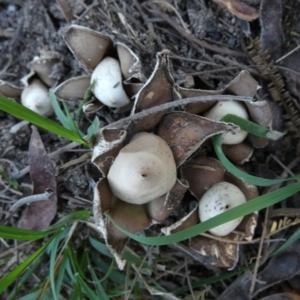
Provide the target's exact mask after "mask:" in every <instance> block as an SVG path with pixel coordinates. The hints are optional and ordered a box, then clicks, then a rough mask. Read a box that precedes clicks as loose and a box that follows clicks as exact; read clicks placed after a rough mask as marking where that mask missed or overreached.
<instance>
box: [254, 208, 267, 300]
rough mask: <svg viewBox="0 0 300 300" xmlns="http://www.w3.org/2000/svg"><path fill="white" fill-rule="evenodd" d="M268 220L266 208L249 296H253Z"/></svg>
mask: <svg viewBox="0 0 300 300" xmlns="http://www.w3.org/2000/svg"><path fill="white" fill-rule="evenodd" d="M268 218H269V208H268V207H267V209H266V214H265V220H264V224H263V231H262V234H261V240H260V243H259V248H258V252H257V258H256V262H255V266H254V269H253V274H252V280H251V286H250V290H249V293H250V295H252V294H253V292H254V288H255V283H256V278H257V273H258V268H259V266H260V258H261V254H262V249H263V245H264V239H265V236H266V233H267V224H268Z"/></svg>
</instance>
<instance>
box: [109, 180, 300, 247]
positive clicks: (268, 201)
mask: <svg viewBox="0 0 300 300" xmlns="http://www.w3.org/2000/svg"><path fill="white" fill-rule="evenodd" d="M299 191H300V182H297V183H292V184H290V185H288V186H285V187H283V188H280V189H278V190H276V191H273V192H270V193H268V194H266V195H262V196H260V197H257V198H255V199H253V200H250V201H248V202H246V203H244V204H242V205H239V206H236V207H234V208H232V209H230V210H228V211H226V212H224V213H221V214H219V215H218V216H216V217H213V218H211V219H209V220H207V221H205V222H203V223H200V224H197V225H195V226H193V227H190V228H188V229H185V230H182V231H180V232H177V233H174V234H171V235H169V236H163V237H143V236H139V235H136V234H132V233H130V232H128V231H126V230H124V229H122V228H121V227H120V226H118V225H117V224H116V223H115V222H114V221H113V219H112V218H111V217H110V216H109V215H108V214H106V216H107V217H108V219H109V220H110V221H111V222H112V223H113V224H114V226H116V227H117V228H118V229H119V230H120V231H121V232H123V233H124V234H126V235H127V236H129V237H130V238H132V239H134V240H136V241H138V242H140V243H143V244H146V245H160V246H162V245H168V244H174V243H178V242H181V241H184V240H186V239H188V238H191V237H194V236H196V235H198V234H201V233H204V232H206V231H208V230H210V229H212V228H214V227H216V226H219V225H222V224H224V223H226V222H229V221H231V220H233V219H236V218H239V217H242V216H245V215H247V214H250V213H252V212H255V211H259V210H261V209H264V208H266V207H269V206H271V205H274V204H275V203H278V202H279V201H282V200H284V199H286V198H287V197H290V196H292V195H294V194H295V193H297V192H299Z"/></svg>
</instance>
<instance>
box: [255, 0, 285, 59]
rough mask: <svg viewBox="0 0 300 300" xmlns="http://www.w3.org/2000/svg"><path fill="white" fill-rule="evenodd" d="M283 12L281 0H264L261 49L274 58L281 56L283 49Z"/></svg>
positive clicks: (261, 5)
mask: <svg viewBox="0 0 300 300" xmlns="http://www.w3.org/2000/svg"><path fill="white" fill-rule="evenodd" d="M282 13H283V3H282V1H281V0H262V1H261V4H260V12H259V14H260V18H259V19H260V25H261V34H260V41H261V43H260V44H261V50H262V52H267V53H268V54H269V55H270V56H271V59H272V60H274V61H275V60H276V59H278V58H279V57H280V56H281V49H282V37H283V30H282V17H283V16H282Z"/></svg>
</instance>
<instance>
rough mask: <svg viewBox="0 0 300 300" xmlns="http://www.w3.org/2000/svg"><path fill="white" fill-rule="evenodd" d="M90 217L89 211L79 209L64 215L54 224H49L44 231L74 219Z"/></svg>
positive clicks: (51, 229) (56, 227) (71, 221)
mask: <svg viewBox="0 0 300 300" xmlns="http://www.w3.org/2000/svg"><path fill="white" fill-rule="evenodd" d="M89 217H90V212H89V211H87V210H79V211H75V212H72V213H69V214H68V215H66V216H64V217H63V218H62V219H60V220H59V221H58V222H56V223H55V224H53V225H51V226H49V227H48V228H47V229H46V230H45V231H53V230H56V229H58V228H61V227H62V226H65V225H67V224H70V223H73V222H74V221H80V220H87V219H88V218H89Z"/></svg>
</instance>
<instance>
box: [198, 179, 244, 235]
mask: <svg viewBox="0 0 300 300" xmlns="http://www.w3.org/2000/svg"><path fill="white" fill-rule="evenodd" d="M245 202H246V197H245V195H244V194H243V193H242V191H241V190H240V189H239V188H238V187H236V186H235V185H233V184H231V183H229V182H225V181H223V182H219V183H216V184H215V185H213V186H212V187H211V188H210V189H209V190H208V191H207V192H206V193H205V194H204V195H203V196H202V198H201V199H200V203H199V218H200V220H201V222H204V221H206V220H209V219H211V218H213V217H215V216H217V215H219V214H221V213H223V212H225V211H227V210H229V209H231V208H233V207H236V206H238V205H240V204H243V203H245ZM242 219H243V217H240V218H237V219H234V220H232V221H229V222H227V223H224V224H222V225H220V226H217V227H214V228H212V229H211V230H210V233H212V234H214V235H217V236H225V235H227V234H229V233H230V232H232V231H233V230H234V229H235V228H236V227H237V226H238V225H239V224H240V223H241V221H242Z"/></svg>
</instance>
